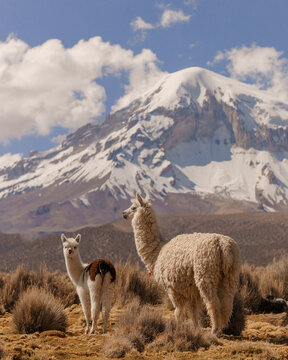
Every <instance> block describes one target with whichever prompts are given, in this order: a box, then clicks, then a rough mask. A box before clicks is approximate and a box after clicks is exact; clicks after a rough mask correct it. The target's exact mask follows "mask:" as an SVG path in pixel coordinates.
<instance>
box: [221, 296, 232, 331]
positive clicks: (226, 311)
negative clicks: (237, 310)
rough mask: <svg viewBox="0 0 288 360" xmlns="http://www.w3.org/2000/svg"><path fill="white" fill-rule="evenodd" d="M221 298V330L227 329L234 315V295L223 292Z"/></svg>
mask: <svg viewBox="0 0 288 360" xmlns="http://www.w3.org/2000/svg"><path fill="white" fill-rule="evenodd" d="M219 298H220V299H221V328H222V329H225V328H226V327H227V326H228V323H229V320H230V317H231V315H232V310H233V300H234V294H233V295H232V294H231V293H230V294H229V293H225V292H222V293H221V295H220V296H219Z"/></svg>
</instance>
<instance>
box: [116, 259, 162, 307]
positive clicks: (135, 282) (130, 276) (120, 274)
mask: <svg viewBox="0 0 288 360" xmlns="http://www.w3.org/2000/svg"><path fill="white" fill-rule="evenodd" d="M116 272H117V287H116V292H115V293H116V298H117V302H118V305H122V306H123V305H125V304H127V303H128V302H130V301H132V300H133V299H134V298H135V297H136V298H138V299H139V301H140V303H141V304H142V305H144V304H151V305H157V304H161V303H162V302H163V298H164V292H163V289H162V288H161V287H160V286H159V285H158V284H157V283H156V282H155V280H154V279H153V277H149V276H148V274H147V273H146V272H145V271H143V270H140V268H139V266H138V265H135V264H131V263H130V262H126V263H125V264H124V265H123V264H121V263H119V264H116Z"/></svg>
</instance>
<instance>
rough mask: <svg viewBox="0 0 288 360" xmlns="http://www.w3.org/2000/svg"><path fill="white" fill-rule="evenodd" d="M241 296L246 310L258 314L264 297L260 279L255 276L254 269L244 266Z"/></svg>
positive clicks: (241, 279)
mask: <svg viewBox="0 0 288 360" xmlns="http://www.w3.org/2000/svg"><path fill="white" fill-rule="evenodd" d="M240 294H241V297H242V299H243V305H244V308H245V309H246V310H247V311H248V312H249V313H257V312H258V310H259V306H260V304H261V300H262V295H261V292H260V289H259V279H258V278H257V276H255V269H254V267H252V266H250V265H248V264H244V265H242V268H241V273H240Z"/></svg>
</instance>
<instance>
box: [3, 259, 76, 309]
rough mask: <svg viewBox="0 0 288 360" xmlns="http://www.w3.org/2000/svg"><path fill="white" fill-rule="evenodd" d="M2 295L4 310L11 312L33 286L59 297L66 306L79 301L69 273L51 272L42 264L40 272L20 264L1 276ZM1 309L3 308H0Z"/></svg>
mask: <svg viewBox="0 0 288 360" xmlns="http://www.w3.org/2000/svg"><path fill="white" fill-rule="evenodd" d="M0 285H1V286H0V296H1V303H2V304H3V306H4V310H5V311H8V312H11V310H12V309H13V307H14V305H15V303H16V302H17V300H18V299H19V297H20V296H21V294H22V293H23V292H25V291H27V290H28V289H29V288H31V287H38V288H43V289H45V290H47V291H49V292H51V293H52V294H53V295H54V296H56V297H57V298H59V299H60V300H61V302H62V303H63V305H64V306H65V307H67V306H70V305H73V304H75V303H77V304H78V303H79V299H78V296H77V294H76V291H75V288H74V286H73V284H72V283H71V281H70V279H69V278H68V275H67V274H62V273H61V272H60V271H56V272H54V273H51V272H49V271H48V270H47V268H46V267H44V266H42V267H41V268H40V270H39V272H38V273H36V272H34V271H29V270H27V269H26V267H25V266H24V265H20V266H18V267H17V269H16V270H15V271H14V272H13V273H10V274H6V275H5V276H4V275H2V276H1V281H0ZM0 311H1V309H0Z"/></svg>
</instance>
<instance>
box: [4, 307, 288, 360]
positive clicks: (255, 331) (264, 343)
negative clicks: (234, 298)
mask: <svg viewBox="0 0 288 360" xmlns="http://www.w3.org/2000/svg"><path fill="white" fill-rule="evenodd" d="M65 311H66V312H67V315H68V319H69V321H68V324H69V325H68V328H67V331H66V333H64V332H60V331H53V330H50V331H46V332H42V333H39V332H37V333H34V334H22V335H19V334H15V333H13V331H12V328H11V326H12V324H11V322H12V319H11V315H10V314H9V313H6V314H5V315H3V316H1V318H0V341H1V343H2V347H3V349H4V353H5V354H6V356H4V357H3V358H4V359H7V360H8V359H11V360H12V359H13V360H18V359H19V360H20V359H23V360H24V359H33V360H36V359H39V360H44V359H45V360H46V359H47V360H48V359H51V360H52V359H53V360H56V359H57V360H58V359H67V360H68V359H71V360H72V359H75V360H76V359H77V360H84V359H99V360H100V359H106V357H105V356H104V351H103V346H104V343H105V342H109V339H110V338H111V337H113V336H114V335H113V329H114V328H115V326H116V324H117V322H118V320H119V317H121V314H122V313H123V309H119V308H114V309H113V311H112V314H111V317H110V326H109V331H108V333H107V334H102V333H101V322H100V326H99V332H98V333H96V334H93V335H84V333H83V330H84V317H83V314H82V310H81V307H80V305H72V306H70V307H69V308H67V309H66V310H65ZM159 311H161V309H159ZM165 315H166V316H167V317H170V316H173V312H172V311H167V310H166V312H165ZM284 315H285V314H261V315H260V314H259V315H248V316H247V324H246V329H245V330H244V331H243V333H242V335H241V336H239V337H233V336H227V335H226V336H224V337H222V338H220V339H219V340H218V344H215V345H213V344H212V345H210V347H209V348H207V349H205V348H200V349H199V350H198V351H197V352H190V351H189V352H185V351H184V352H169V350H167V349H162V348H161V347H159V348H153V349H151V350H144V352H142V353H139V352H137V351H136V350H133V351H132V352H130V353H129V354H127V355H126V357H125V358H126V359H135V360H136V359H149V360H150V359H151V360H152V359H153V360H154V359H155V360H156V359H157V360H158V359H159V360H160V359H187V360H188V359H199V360H200V359H235V360H236V359H237V360H238V359H262V360H264V359H267V360H268V359H271V360H272V359H283V360H284V359H287V358H288V326H282V325H281V324H282V322H283V318H284ZM206 331H208V329H207V330H206Z"/></svg>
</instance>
